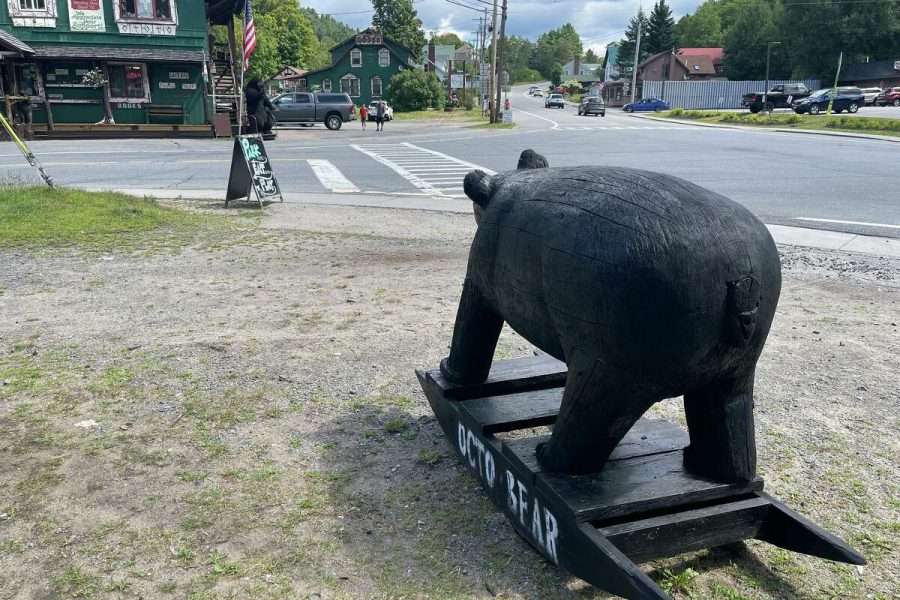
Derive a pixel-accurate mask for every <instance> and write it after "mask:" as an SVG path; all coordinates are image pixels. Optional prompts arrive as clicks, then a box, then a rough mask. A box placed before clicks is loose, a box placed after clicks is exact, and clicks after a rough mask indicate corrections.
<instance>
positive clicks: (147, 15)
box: [119, 0, 172, 21]
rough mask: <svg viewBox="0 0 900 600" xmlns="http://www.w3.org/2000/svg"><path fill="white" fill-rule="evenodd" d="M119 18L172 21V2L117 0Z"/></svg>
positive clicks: (162, 0) (168, 0)
mask: <svg viewBox="0 0 900 600" xmlns="http://www.w3.org/2000/svg"><path fill="white" fill-rule="evenodd" d="M119 17H120V18H123V19H144V20H148V21H172V0H119Z"/></svg>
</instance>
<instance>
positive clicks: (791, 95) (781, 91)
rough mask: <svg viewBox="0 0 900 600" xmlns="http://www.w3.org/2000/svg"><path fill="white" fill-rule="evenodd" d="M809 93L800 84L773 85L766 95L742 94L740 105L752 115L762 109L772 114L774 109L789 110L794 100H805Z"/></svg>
mask: <svg viewBox="0 0 900 600" xmlns="http://www.w3.org/2000/svg"><path fill="white" fill-rule="evenodd" d="M810 93H811V92H810V89H809V88H808V87H806V86H805V85H804V84H802V83H787V84H784V85H775V86H772V89H770V90H769V91H768V92H767V93H766V94H763V92H752V93H750V94H744V98H743V100H742V101H741V105H742V106H744V107H745V108H749V109H750V112H752V113H754V114H755V113H758V112H759V111H761V110H762V109H763V108H765V109H766V112H772V111H773V110H774V109H776V108H791V107H792V106H793V104H794V101H795V100H800V99H801V98H806V97H807V96H809V95H810ZM763 97H765V101H766V105H765V106H763Z"/></svg>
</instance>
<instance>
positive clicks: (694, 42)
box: [675, 2, 725, 48]
mask: <svg viewBox="0 0 900 600" xmlns="http://www.w3.org/2000/svg"><path fill="white" fill-rule="evenodd" d="M675 38H676V39H677V40H678V46H679V47H681V48H721V47H722V46H723V45H724V43H725V35H724V33H723V32H722V19H721V17H720V16H719V11H718V9H717V5H716V3H715V2H706V3H705V4H701V5H700V6H699V7H697V10H696V12H694V14H693V15H684V16H683V17H681V18H680V19H679V20H678V23H677V24H676V25H675Z"/></svg>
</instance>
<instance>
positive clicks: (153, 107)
mask: <svg viewBox="0 0 900 600" xmlns="http://www.w3.org/2000/svg"><path fill="white" fill-rule="evenodd" d="M184 116H185V115H184V105H183V104H148V105H147V123H148V124H150V123H152V122H153V118H154V117H157V118H159V117H161V118H163V119H179V120H180V124H181V125H184Z"/></svg>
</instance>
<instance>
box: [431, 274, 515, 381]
mask: <svg viewBox="0 0 900 600" xmlns="http://www.w3.org/2000/svg"><path fill="white" fill-rule="evenodd" d="M501 329H503V319H501V318H500V317H499V316H498V315H497V314H496V313H494V311H493V309H491V307H490V306H489V305H488V303H487V302H486V301H485V299H484V296H483V295H482V294H481V292H480V291H479V290H478V287H477V286H476V285H475V284H474V283H473V282H472V280H471V279H468V278H466V282H465V283H464V284H463V291H462V297H461V298H460V300H459V310H458V311H457V313H456V325H454V327H453V341H452V342H451V344H450V356H448V357H447V358H445V359H444V360H442V361H441V374H442V375H443V376H444V377H445V378H446V379H447V380H449V381H451V382H453V383H457V384H472V383H481V382H482V381H484V380H485V379H487V376H488V373H490V371H491V361H492V360H493V359H494V350H495V349H496V347H497V340H498V339H500V330H501Z"/></svg>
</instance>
